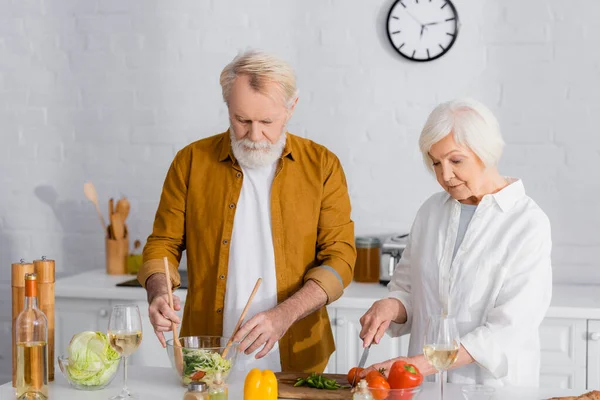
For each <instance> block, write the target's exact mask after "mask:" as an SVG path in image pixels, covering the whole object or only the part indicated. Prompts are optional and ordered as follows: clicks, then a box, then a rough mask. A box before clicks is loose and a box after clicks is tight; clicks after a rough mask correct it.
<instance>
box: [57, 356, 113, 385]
mask: <svg viewBox="0 0 600 400" xmlns="http://www.w3.org/2000/svg"><path fill="white" fill-rule="evenodd" d="M120 361H121V359H120V358H117V359H115V360H110V361H106V362H101V361H98V360H95V361H91V362H89V363H82V362H80V361H79V362H75V361H71V360H69V358H68V357H67V356H60V357H58V366H59V368H60V371H61V372H62V374H63V376H64V377H65V379H66V380H67V382H69V384H70V385H71V386H72V387H73V388H75V389H78V390H100V389H104V388H105V387H107V386H108V385H110V383H111V382H112V380H113V379H114V378H115V375H116V372H117V371H118V370H119V362H120Z"/></svg>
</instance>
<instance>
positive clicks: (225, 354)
mask: <svg viewBox="0 0 600 400" xmlns="http://www.w3.org/2000/svg"><path fill="white" fill-rule="evenodd" d="M261 282H262V278H258V279H257V280H256V284H255V285H254V290H252V294H251V295H250V297H249V298H248V302H247V303H246V307H244V311H242V315H240V319H238V322H237V324H236V325H235V328H234V329H233V333H232V334H231V337H230V338H229V341H228V342H227V346H225V350H223V358H225V357H226V356H227V353H229V349H230V348H231V344H232V343H233V337H234V336H235V334H236V333H237V331H238V330H239V329H240V326H241V325H242V322H244V318H246V314H247V313H248V309H249V308H250V304H251V303H252V299H254V296H255V295H256V292H257V291H258V288H259V287H260V284H261Z"/></svg>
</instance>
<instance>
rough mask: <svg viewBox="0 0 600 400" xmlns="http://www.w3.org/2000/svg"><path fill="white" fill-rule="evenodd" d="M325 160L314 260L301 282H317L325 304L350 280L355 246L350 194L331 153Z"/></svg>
mask: <svg viewBox="0 0 600 400" xmlns="http://www.w3.org/2000/svg"><path fill="white" fill-rule="evenodd" d="M326 163H327V165H326V168H325V171H327V173H326V175H325V176H324V183H323V199H322V202H321V211H320V215H319V225H318V229H317V256H316V260H317V263H316V266H315V267H314V268H311V269H309V270H308V272H307V273H306V275H305V276H304V282H306V281H308V280H312V281H314V282H315V283H317V284H318V285H319V286H320V287H321V289H323V291H324V292H325V293H326V294H327V304H330V303H332V302H334V301H335V300H337V299H338V298H340V297H341V296H342V294H343V292H344V288H345V287H346V286H348V285H349V284H350V282H352V278H353V274H354V263H355V261H356V248H355V246H354V222H352V220H351V218H350V212H351V207H350V196H349V194H348V185H347V183H346V177H345V175H344V171H343V169H342V165H341V163H340V162H339V160H338V159H337V157H335V156H334V155H333V154H332V153H329V157H327V161H326Z"/></svg>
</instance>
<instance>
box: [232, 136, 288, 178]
mask: <svg viewBox="0 0 600 400" xmlns="http://www.w3.org/2000/svg"><path fill="white" fill-rule="evenodd" d="M229 136H230V138H231V150H233V155H234V156H235V158H236V160H237V161H238V163H240V165H241V166H242V167H245V168H260V167H265V166H267V165H271V164H273V163H274V162H275V161H277V159H278V158H279V157H281V155H282V154H283V148H284V147H285V141H286V134H285V127H284V129H283V133H282V134H281V136H279V139H278V140H277V142H275V143H274V144H272V143H271V142H269V141H268V140H263V141H260V142H253V141H252V140H250V139H247V138H242V139H237V138H236V137H235V132H234V131H233V127H229Z"/></svg>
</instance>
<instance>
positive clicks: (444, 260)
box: [360, 99, 552, 386]
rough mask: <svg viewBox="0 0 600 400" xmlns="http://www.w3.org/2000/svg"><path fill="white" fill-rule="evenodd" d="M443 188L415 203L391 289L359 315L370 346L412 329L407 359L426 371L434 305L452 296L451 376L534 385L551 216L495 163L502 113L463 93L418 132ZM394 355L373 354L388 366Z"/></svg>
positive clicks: (546, 296) (546, 298)
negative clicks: (456, 338) (454, 339)
mask: <svg viewBox="0 0 600 400" xmlns="http://www.w3.org/2000/svg"><path fill="white" fill-rule="evenodd" d="M419 146H420V148H421V152H422V153H423V158H424V160H425V164H426V165H427V167H428V168H429V169H430V170H431V171H432V172H433V173H435V176H436V179H437V181H438V183H439V184H440V186H441V187H442V188H443V189H444V191H443V192H440V193H437V194H434V195H433V196H431V197H430V198H429V199H428V200H427V201H426V202H425V203H424V204H423V205H422V206H421V208H420V210H419V211H418V213H417V215H416V218H415V221H414V223H413V226H412V229H411V233H410V240H409V243H408V245H407V247H406V250H405V251H404V253H403V255H402V259H401V261H400V262H399V263H398V265H397V266H396V270H395V272H394V276H393V277H392V280H391V282H390V284H389V287H388V288H389V294H388V296H387V298H385V299H383V300H379V301H377V302H375V303H374V304H373V306H372V307H371V308H370V309H369V311H367V313H366V314H365V315H364V316H363V317H362V318H361V325H362V331H361V333H360V336H361V338H362V339H363V344H364V346H365V347H366V346H369V345H370V344H371V343H372V342H374V343H379V340H380V339H381V337H382V336H383V335H384V333H385V331H386V330H387V329H388V327H389V330H390V334H392V335H393V336H399V335H403V334H406V333H410V347H409V352H408V356H409V357H408V359H407V361H408V362H410V363H413V364H414V365H416V366H417V367H418V368H419V370H420V371H421V372H422V373H423V374H424V375H431V374H433V373H435V372H436V371H435V369H434V368H433V367H432V366H431V365H430V364H429V363H428V362H427V360H426V359H425V357H424V355H423V344H424V343H423V342H424V334H425V329H426V325H427V321H428V317H430V316H431V315H436V314H437V315H439V314H440V311H441V310H442V309H443V308H444V306H445V304H447V303H446V301H447V300H448V299H449V300H450V301H449V309H448V312H449V313H450V314H451V315H452V316H453V317H455V319H456V321H457V326H458V330H459V334H460V341H461V347H460V350H459V354H458V358H457V361H456V362H455V364H454V365H453V366H452V367H451V370H450V371H448V381H449V382H454V383H483V384H489V385H493V386H503V385H516V386H537V385H538V382H539V366H540V344H539V337H538V327H539V326H540V323H541V321H542V319H543V318H544V315H545V313H546V311H547V309H548V307H549V304H550V298H551V292H552V271H551V263H550V251H551V247H552V244H551V238H550V223H549V221H548V218H547V216H546V214H544V212H543V211H542V210H541V209H540V207H539V206H538V205H537V204H536V203H535V202H534V201H533V200H532V199H531V198H530V197H528V196H527V195H526V194H525V188H524V186H523V182H522V181H521V180H519V179H515V178H507V177H503V176H502V175H500V173H499V172H498V169H497V165H498V161H499V159H500V156H501V154H502V150H503V147H504V142H503V140H502V136H501V134H500V129H499V125H498V121H497V120H496V118H495V117H494V115H493V114H492V112H491V111H490V110H489V109H488V108H486V107H485V106H483V105H482V104H480V103H478V102H476V101H474V100H470V99H466V100H454V101H450V102H447V103H443V104H441V105H439V106H438V107H436V108H435V109H434V110H433V112H432V113H431V115H430V116H429V118H428V120H427V123H426V124H425V127H424V128H423V131H422V133H421V137H420V139H419ZM394 361H395V360H389V361H387V362H384V363H381V364H376V365H374V366H372V367H373V368H377V369H379V368H382V367H383V368H386V370H389V367H390V366H391V364H392V363H393V362H394Z"/></svg>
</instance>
